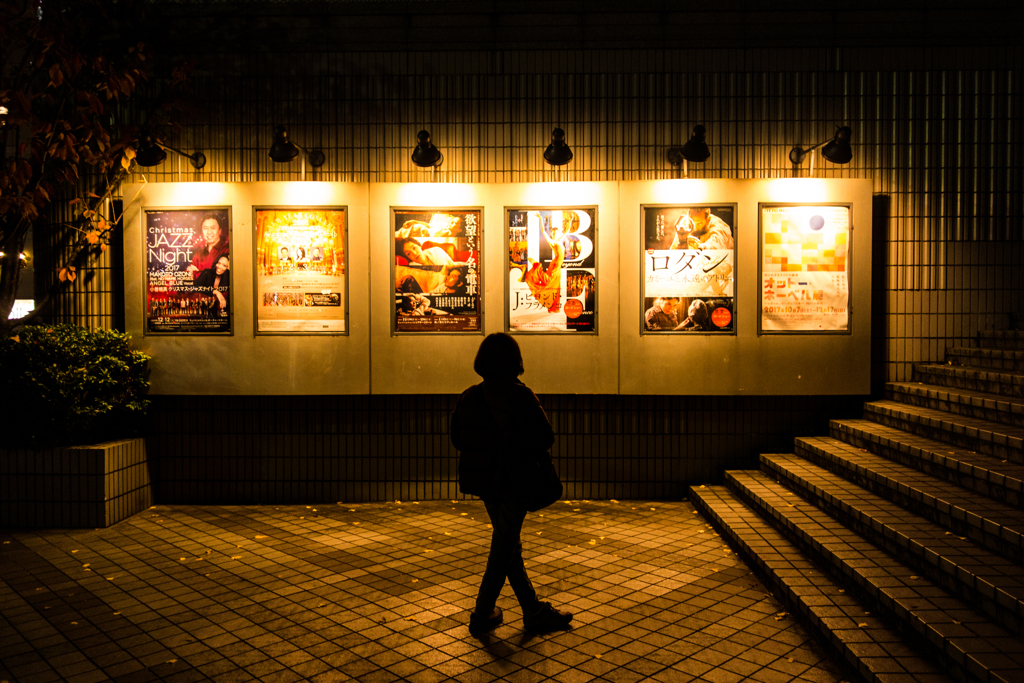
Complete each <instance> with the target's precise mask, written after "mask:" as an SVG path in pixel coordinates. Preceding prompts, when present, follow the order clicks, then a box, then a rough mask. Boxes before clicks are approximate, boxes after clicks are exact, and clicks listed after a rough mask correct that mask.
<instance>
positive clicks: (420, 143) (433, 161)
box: [412, 130, 444, 168]
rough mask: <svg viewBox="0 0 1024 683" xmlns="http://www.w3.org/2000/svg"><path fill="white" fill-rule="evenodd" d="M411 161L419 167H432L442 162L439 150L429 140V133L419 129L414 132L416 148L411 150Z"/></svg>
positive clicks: (442, 158)
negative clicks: (417, 131)
mask: <svg viewBox="0 0 1024 683" xmlns="http://www.w3.org/2000/svg"><path fill="white" fill-rule="evenodd" d="M412 163H414V164H416V165H417V166H419V167H421V168H434V167H437V166H440V165H441V164H443V163H444V155H443V154H441V150H439V149H438V148H437V147H434V143H432V142H431V141H430V133H428V132H427V131H425V130H421V131H420V132H419V133H417V134H416V149H414V150H413V151H412Z"/></svg>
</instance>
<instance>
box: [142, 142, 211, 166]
mask: <svg viewBox="0 0 1024 683" xmlns="http://www.w3.org/2000/svg"><path fill="white" fill-rule="evenodd" d="M168 149H169V150H171V151H172V152H174V153H176V154H180V155H181V156H183V157H185V158H186V159H188V161H189V163H190V164H192V168H194V169H196V170H197V171H198V170H199V169H201V168H202V167H203V166H206V155H205V154H203V153H202V152H195V153H193V154H186V153H185V152H182V151H181V150H178V149H175V148H173V147H171V146H169V145H161V144H160V143H159V142H157V141H156V140H154V139H153V136H152V135H150V134H148V133H147V134H146V135H143V136H142V137H141V138H139V150H138V151H137V152H136V153H135V162H136V163H137V164H138V165H139V166H158V165H160V164H162V163H163V162H164V159H166V158H167V152H166V151H164V150H168Z"/></svg>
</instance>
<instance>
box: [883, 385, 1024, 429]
mask: <svg viewBox="0 0 1024 683" xmlns="http://www.w3.org/2000/svg"><path fill="white" fill-rule="evenodd" d="M885 397H886V399H888V400H890V401H898V402H900V403H906V404H907V405H913V406H919V407H921V408H931V409H932V410H941V411H943V412H946V413H952V414H954V415H966V416H968V417H976V418H978V419H980V420H990V421H992V422H999V423H1002V424H1006V425H1013V426H1014V427H1021V428H1024V399H1015V398H1011V397H1009V396H1001V395H1000V394H989V393H986V392H984V391H970V390H968V389H955V388H949V387H943V386H939V385H935V384H924V383H922V382H889V383H887V384H886V385H885Z"/></svg>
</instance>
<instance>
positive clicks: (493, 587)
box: [476, 500, 537, 615]
mask: <svg viewBox="0 0 1024 683" xmlns="http://www.w3.org/2000/svg"><path fill="white" fill-rule="evenodd" d="M484 506H485V507H486V508H487V514H488V516H490V518H491V527H492V532H491V551H490V554H488V556H487V569H486V570H485V571H484V578H483V580H481V581H480V593H479V594H478V595H477V598H476V613H477V614H481V615H487V614H490V613H491V610H492V609H494V603H495V602H496V601H497V600H498V595H499V594H500V593H501V587H502V586H504V585H505V579H506V578H508V582H509V584H511V586H512V590H513V591H514V592H515V594H516V598H517V599H518V600H519V605H520V607H522V608H523V612H524V613H526V612H528V611H531V610H533V609H535V607H536V605H537V593H536V591H534V590H533V584H532V583H530V577H528V576H527V575H526V567H525V566H523V544H522V541H521V540H520V539H519V534H520V532H521V531H522V529H523V520H525V519H526V510H523V509H517V508H515V507H512V506H509V505H507V504H503V503H498V502H495V501H486V500H485V501H484Z"/></svg>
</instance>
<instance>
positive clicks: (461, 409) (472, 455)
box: [449, 379, 555, 500]
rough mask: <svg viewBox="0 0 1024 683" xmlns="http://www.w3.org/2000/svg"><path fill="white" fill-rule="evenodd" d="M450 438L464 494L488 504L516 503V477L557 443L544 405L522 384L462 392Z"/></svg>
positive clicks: (498, 383)
mask: <svg viewBox="0 0 1024 683" xmlns="http://www.w3.org/2000/svg"><path fill="white" fill-rule="evenodd" d="M449 433H450V434H451V440H452V445H453V446H455V448H456V449H458V450H459V452H460V453H459V490H461V491H462V492H463V493H466V494H469V495H473V496H479V497H480V498H482V499H484V500H510V499H514V498H515V494H516V488H517V486H519V485H521V484H519V481H520V479H519V477H517V474H518V473H519V472H521V471H522V470H523V469H524V467H523V465H524V464H528V463H531V462H536V461H538V460H539V459H541V458H545V457H550V456H548V454H547V451H548V449H549V448H551V445H552V444H553V443H554V442H555V433H554V431H553V430H552V429H551V423H550V422H548V417H547V415H546V414H545V413H544V409H543V408H541V405H540V401H538V400H537V396H536V394H534V393H533V392H532V391H530V388H529V387H527V386H526V385H525V384H523V383H522V382H520V381H519V380H518V379H513V380H510V381H497V380H493V379H491V380H485V381H483V382H481V383H480V384H476V385H474V386H471V387H470V388H469V389H466V390H465V391H464V392H462V396H460V397H459V402H458V404H456V406H455V411H454V412H453V413H452V415H451V424H450V430H449Z"/></svg>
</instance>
